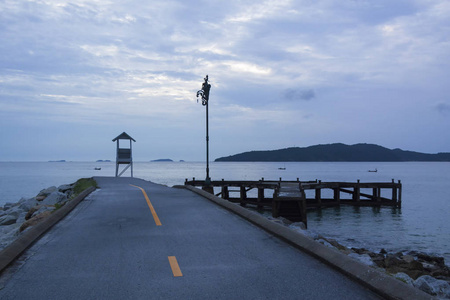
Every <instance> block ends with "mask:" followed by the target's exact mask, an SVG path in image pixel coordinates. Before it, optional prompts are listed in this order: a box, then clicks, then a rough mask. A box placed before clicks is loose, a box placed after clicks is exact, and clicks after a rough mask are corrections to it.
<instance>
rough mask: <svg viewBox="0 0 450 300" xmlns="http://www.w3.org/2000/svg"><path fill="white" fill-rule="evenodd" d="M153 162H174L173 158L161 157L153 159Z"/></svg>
mask: <svg viewBox="0 0 450 300" xmlns="http://www.w3.org/2000/svg"><path fill="white" fill-rule="evenodd" d="M151 162H173V160H171V159H169V158H161V159H155V160H151Z"/></svg>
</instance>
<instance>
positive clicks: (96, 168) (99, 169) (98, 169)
mask: <svg viewBox="0 0 450 300" xmlns="http://www.w3.org/2000/svg"><path fill="white" fill-rule="evenodd" d="M101 169H102V168H94V170H97V171H98V170H101Z"/></svg>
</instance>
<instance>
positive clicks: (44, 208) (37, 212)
mask: <svg viewBox="0 0 450 300" xmlns="http://www.w3.org/2000/svg"><path fill="white" fill-rule="evenodd" d="M53 210H55V207H54V206H51V205H48V206H47V205H41V206H39V207H38V209H37V210H35V211H34V212H33V213H32V214H31V217H30V218H28V220H29V219H31V218H33V217H34V216H37V215H40V214H42V213H43V212H46V211H50V212H51V211H53Z"/></svg>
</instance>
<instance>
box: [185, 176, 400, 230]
mask: <svg viewBox="0 0 450 300" xmlns="http://www.w3.org/2000/svg"><path fill="white" fill-rule="evenodd" d="M184 184H185V185H190V186H199V187H202V188H205V186H206V183H205V181H203V180H196V179H195V178H193V179H192V180H188V179H186V181H185V183H184ZM208 189H209V190H210V192H212V193H214V194H215V195H216V196H220V197H222V198H223V199H226V200H229V201H231V202H235V203H240V204H241V206H247V205H254V206H256V207H257V208H258V209H263V208H268V209H271V210H272V216H273V217H275V218H276V217H279V216H282V217H285V218H287V219H289V220H291V221H293V222H303V223H304V224H305V226H307V214H306V212H307V209H316V208H325V207H332V206H340V205H353V206H393V207H398V208H400V207H401V204H402V184H401V182H400V181H398V182H395V181H394V179H392V182H365V183H363V182H360V181H359V180H358V181H357V182H322V181H320V180H314V181H300V180H298V179H297V180H296V181H286V180H282V179H281V178H280V179H279V180H278V181H274V180H265V179H264V178H262V179H261V180H258V181H249V180H246V181H227V180H224V179H222V180H217V181H211V183H210V186H209V187H208ZM217 189H219V192H218V193H216V192H215V191H216V190H217ZM252 190H256V191H257V193H256V194H255V195H253V197H252V196H249V192H250V191H252ZM267 192H269V194H271V195H267ZM325 192H328V193H330V192H331V195H328V196H327V195H325ZM233 193H239V197H235V196H233ZM345 195H347V197H345ZM268 196H270V197H268Z"/></svg>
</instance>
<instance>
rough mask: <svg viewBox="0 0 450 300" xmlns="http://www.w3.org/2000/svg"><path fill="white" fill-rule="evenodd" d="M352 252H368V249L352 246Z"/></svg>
mask: <svg viewBox="0 0 450 300" xmlns="http://www.w3.org/2000/svg"><path fill="white" fill-rule="evenodd" d="M352 250H353V252H355V253H357V254H369V253H370V251H369V250H367V249H365V248H352Z"/></svg>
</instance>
